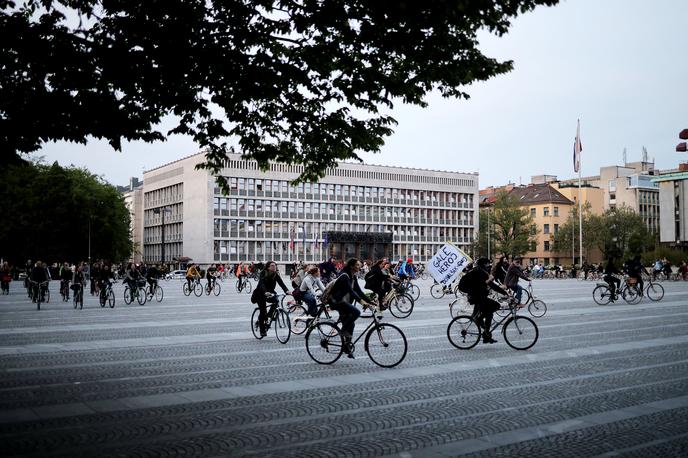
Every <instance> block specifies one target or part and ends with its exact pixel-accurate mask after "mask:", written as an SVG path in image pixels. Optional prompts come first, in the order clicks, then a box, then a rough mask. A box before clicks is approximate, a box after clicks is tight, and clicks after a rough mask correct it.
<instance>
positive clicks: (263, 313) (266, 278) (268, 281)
mask: <svg viewBox="0 0 688 458" xmlns="http://www.w3.org/2000/svg"><path fill="white" fill-rule="evenodd" d="M278 284H279V285H280V287H281V288H282V290H283V291H284V294H289V291H288V290H287V285H285V284H284V281H283V280H282V277H280V274H279V272H277V264H275V262H274V261H268V263H267V264H265V269H264V270H262V271H261V272H260V276H259V277H258V285H257V286H256V289H254V290H253V294H252V295H251V302H252V303H253V304H258V309H259V310H260V313H258V324H259V327H260V335H261V336H262V337H265V336H266V335H267V329H266V328H267V326H266V321H267V318H268V311H267V303H268V302H270V316H272V314H273V313H275V309H276V308H277V304H278V303H279V301H278V299H277V296H276V293H275V287H276V286H277V285H278ZM268 294H270V297H267V295H268Z"/></svg>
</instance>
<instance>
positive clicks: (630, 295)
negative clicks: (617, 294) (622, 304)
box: [621, 286, 641, 304]
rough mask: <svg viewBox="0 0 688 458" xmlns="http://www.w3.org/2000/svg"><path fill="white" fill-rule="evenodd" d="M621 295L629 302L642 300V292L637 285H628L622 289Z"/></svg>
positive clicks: (635, 302)
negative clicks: (639, 292)
mask: <svg viewBox="0 0 688 458" xmlns="http://www.w3.org/2000/svg"><path fill="white" fill-rule="evenodd" d="M621 297H623V300H625V301H626V302H627V303H629V304H637V303H638V302H640V299H641V297H640V294H638V290H637V289H636V287H635V286H627V287H626V288H624V289H623V290H622V291H621Z"/></svg>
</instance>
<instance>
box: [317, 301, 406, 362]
mask: <svg viewBox="0 0 688 458" xmlns="http://www.w3.org/2000/svg"><path fill="white" fill-rule="evenodd" d="M320 307H321V309H326V307H327V304H322V305H321V306H320ZM319 315H320V312H319V313H318V316H319ZM361 318H372V319H373V320H372V321H371V322H370V324H368V326H367V327H366V328H365V329H364V330H363V332H361V333H360V334H359V336H358V337H357V338H356V339H355V340H352V341H351V342H349V343H348V351H349V353H350V354H352V355H353V353H354V351H355V348H356V343H357V342H358V341H359V340H361V339H362V338H363V336H365V340H364V349H365V351H366V353H367V354H368V357H369V358H370V359H371V361H373V362H374V363H375V364H377V365H378V366H380V367H386V368H390V367H395V366H397V365H399V364H400V363H401V362H402V361H403V360H404V358H405V357H406V353H407V352H408V343H407V341H406V336H405V335H404V333H403V332H402V331H401V329H399V328H398V327H396V326H394V325H393V324H390V323H380V321H379V319H380V318H379V317H378V313H377V312H376V311H375V310H373V313H372V314H371V315H370V316H366V317H361ZM339 323H341V318H340V319H338V320H337V321H336V322H333V321H331V320H326V321H325V320H323V321H318V320H317V319H316V320H314V321H313V323H312V324H311V326H309V328H308V332H306V351H307V352H308V356H310V357H311V359H312V360H313V361H315V362H316V363H318V364H333V363H334V362H335V361H337V360H338V359H339V358H340V357H341V356H342V353H343V352H344V345H345V342H344V337H343V336H342V331H341V329H340V327H339V326H338V324H339Z"/></svg>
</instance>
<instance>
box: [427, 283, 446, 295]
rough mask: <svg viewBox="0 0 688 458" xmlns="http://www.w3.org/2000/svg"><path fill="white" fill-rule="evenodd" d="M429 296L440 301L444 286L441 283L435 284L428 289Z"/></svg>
mask: <svg viewBox="0 0 688 458" xmlns="http://www.w3.org/2000/svg"><path fill="white" fill-rule="evenodd" d="M430 295H431V296H432V297H434V298H435V299H442V298H443V297H444V285H443V284H442V283H435V284H434V285H432V286H431V287H430Z"/></svg>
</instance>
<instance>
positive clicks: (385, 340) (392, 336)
mask: <svg viewBox="0 0 688 458" xmlns="http://www.w3.org/2000/svg"><path fill="white" fill-rule="evenodd" d="M365 351H366V353H368V356H369V357H370V359H371V360H372V361H373V362H374V363H375V364H377V365H378V366H380V367H394V366H397V365H398V364H399V363H401V362H402V361H403V360H404V358H405V357H406V352H407V351H408V343H407V342H406V336H405V335H404V333H403V332H401V329H399V328H398V327H396V326H394V325H393V324H389V323H378V324H377V326H374V327H373V328H372V329H371V330H370V331H368V335H366V339H365Z"/></svg>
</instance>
